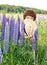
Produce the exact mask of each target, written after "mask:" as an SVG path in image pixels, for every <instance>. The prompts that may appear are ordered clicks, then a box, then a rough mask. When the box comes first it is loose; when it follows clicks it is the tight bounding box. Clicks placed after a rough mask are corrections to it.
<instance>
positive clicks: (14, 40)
mask: <svg viewBox="0 0 47 65" xmlns="http://www.w3.org/2000/svg"><path fill="white" fill-rule="evenodd" d="M16 28H17V27H16V22H15V24H14V32H13V39H12V44H13V45H15V44H16V32H17V31H16Z"/></svg>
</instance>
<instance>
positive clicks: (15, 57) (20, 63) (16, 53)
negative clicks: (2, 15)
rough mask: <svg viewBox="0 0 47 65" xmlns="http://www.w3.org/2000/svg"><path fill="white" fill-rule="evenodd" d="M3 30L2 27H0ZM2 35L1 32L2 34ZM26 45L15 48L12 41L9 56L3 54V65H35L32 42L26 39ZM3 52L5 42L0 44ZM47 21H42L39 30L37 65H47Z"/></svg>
mask: <svg viewBox="0 0 47 65" xmlns="http://www.w3.org/2000/svg"><path fill="white" fill-rule="evenodd" d="M0 30H1V25H0ZM0 34H1V32H0ZM24 43H25V45H24V46H23V47H22V48H19V46H18V45H15V46H13V45H12V42H11V41H10V47H9V52H8V54H3V55H2V58H3V62H2V63H1V65H34V60H33V53H32V47H31V44H32V43H31V41H29V40H28V39H26V38H25V39H24ZM0 44H1V46H2V52H3V41H1V42H0ZM46 52H47V21H45V22H44V21H41V23H40V26H39V28H38V43H37V49H36V59H35V62H36V64H35V65H47V57H46Z"/></svg>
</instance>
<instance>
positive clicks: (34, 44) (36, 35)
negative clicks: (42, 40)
mask: <svg viewBox="0 0 47 65" xmlns="http://www.w3.org/2000/svg"><path fill="white" fill-rule="evenodd" d="M37 41H38V29H36V31H35V32H34V36H33V39H32V49H33V50H34V51H35V50H36V43H37Z"/></svg>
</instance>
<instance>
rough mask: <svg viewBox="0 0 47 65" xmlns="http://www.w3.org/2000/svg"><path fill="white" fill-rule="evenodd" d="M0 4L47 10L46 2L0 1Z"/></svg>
mask: <svg viewBox="0 0 47 65" xmlns="http://www.w3.org/2000/svg"><path fill="white" fill-rule="evenodd" d="M0 4H8V5H15V6H24V7H31V8H37V9H43V10H47V0H0Z"/></svg>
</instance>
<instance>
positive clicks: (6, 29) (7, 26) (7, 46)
mask: <svg viewBox="0 0 47 65" xmlns="http://www.w3.org/2000/svg"><path fill="white" fill-rule="evenodd" d="M8 49H9V25H8V22H6V26H5V34H4V53H7V52H8Z"/></svg>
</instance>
